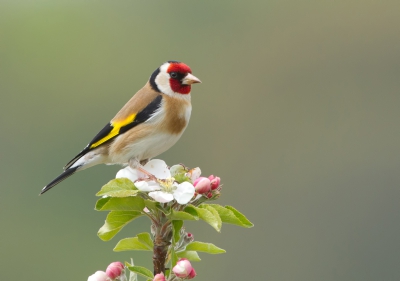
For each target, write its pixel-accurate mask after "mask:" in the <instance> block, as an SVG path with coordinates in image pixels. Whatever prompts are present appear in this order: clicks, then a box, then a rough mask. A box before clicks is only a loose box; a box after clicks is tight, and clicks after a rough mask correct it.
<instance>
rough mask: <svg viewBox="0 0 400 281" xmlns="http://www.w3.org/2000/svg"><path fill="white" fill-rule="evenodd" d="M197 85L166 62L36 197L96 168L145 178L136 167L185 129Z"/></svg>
mask: <svg viewBox="0 0 400 281" xmlns="http://www.w3.org/2000/svg"><path fill="white" fill-rule="evenodd" d="M195 83H201V81H200V79H198V78H197V77H196V76H194V75H193V74H192V71H191V69H190V67H189V66H188V65H186V64H185V63H183V62H179V61H167V62H165V63H163V64H162V65H161V66H160V67H159V68H157V69H156V70H155V71H154V72H153V73H152V74H151V76H150V78H149V80H148V82H147V83H146V84H145V85H144V87H143V88H141V89H140V90H139V91H138V92H136V94H134V95H133V96H132V98H131V99H130V100H129V101H128V102H127V103H126V104H125V105H124V106H123V107H122V108H121V110H120V111H119V112H118V113H117V114H116V115H115V117H114V118H112V119H111V121H110V122H109V123H107V124H106V125H105V126H104V128H103V129H102V130H100V132H99V133H98V134H97V135H96V136H95V137H94V138H93V139H92V140H91V141H90V142H89V143H88V145H87V146H86V147H85V148H84V149H83V150H82V151H81V152H79V153H78V154H77V155H76V156H75V157H74V158H72V160H70V161H69V162H68V163H67V164H66V165H65V167H64V172H63V173H61V174H60V175H59V176H58V177H56V178H55V179H54V180H52V181H51V182H50V183H49V184H47V185H46V186H45V187H43V189H42V190H41V192H40V195H41V194H43V193H45V192H47V191H48V190H50V189H51V188H52V187H54V186H55V185H57V184H59V183H60V182H62V181H63V180H65V179H66V178H68V177H70V176H72V175H73V174H75V173H76V172H78V171H82V170H84V169H87V168H90V167H93V166H95V165H98V164H121V165H129V166H130V167H131V168H133V169H138V170H140V171H141V172H143V173H145V174H147V175H149V176H152V175H151V174H150V173H148V172H146V170H145V169H144V167H143V165H142V163H146V162H147V161H148V160H149V159H151V158H153V157H155V156H157V155H159V154H161V153H163V152H165V151H166V150H168V149H169V148H171V147H172V146H173V145H174V144H175V143H176V142H177V141H178V140H179V138H180V137H181V136H182V134H183V132H184V130H185V129H186V127H187V125H188V122H189V119H190V115H191V111H192V105H191V96H190V92H191V86H192V84H195Z"/></svg>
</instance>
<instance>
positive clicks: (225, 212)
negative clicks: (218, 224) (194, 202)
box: [200, 204, 253, 228]
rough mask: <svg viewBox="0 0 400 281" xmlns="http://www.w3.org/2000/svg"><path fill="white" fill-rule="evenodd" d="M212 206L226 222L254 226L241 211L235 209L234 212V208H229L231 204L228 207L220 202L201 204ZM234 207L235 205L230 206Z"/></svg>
mask: <svg viewBox="0 0 400 281" xmlns="http://www.w3.org/2000/svg"><path fill="white" fill-rule="evenodd" d="M203 205H206V206H211V207H213V208H214V209H215V210H217V212H218V214H219V216H220V218H221V221H222V222H224V223H230V224H234V225H238V226H241V227H246V228H249V227H252V226H253V224H252V223H251V222H249V221H248V220H247V219H246V218H245V217H244V216H243V215H242V214H241V213H240V212H239V211H237V210H235V209H234V210H235V211H236V212H234V211H233V210H232V209H229V206H226V207H222V206H221V205H218V204H209V205H208V204H201V205H200V206H203ZM230 208H233V207H230ZM240 215H241V216H242V217H244V219H243V218H242V219H241V218H240V217H241V216H240Z"/></svg>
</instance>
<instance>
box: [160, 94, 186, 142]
mask: <svg viewBox="0 0 400 281" xmlns="http://www.w3.org/2000/svg"><path fill="white" fill-rule="evenodd" d="M162 108H163V110H162V111H163V115H164V116H163V117H162V118H161V120H160V124H159V125H160V129H161V131H163V132H166V133H169V134H175V135H181V134H182V133H183V131H184V130H185V129H186V127H187V125H188V123H189V119H190V114H191V112H192V106H191V104H190V100H187V99H181V98H175V97H170V96H167V95H164V96H163V106H162Z"/></svg>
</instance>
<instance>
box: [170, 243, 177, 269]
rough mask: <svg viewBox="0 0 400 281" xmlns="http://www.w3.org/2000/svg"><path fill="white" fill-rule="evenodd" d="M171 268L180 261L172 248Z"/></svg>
mask: <svg viewBox="0 0 400 281" xmlns="http://www.w3.org/2000/svg"><path fill="white" fill-rule="evenodd" d="M170 249H171V267H174V266H175V265H176V263H177V261H178V256H177V255H176V253H175V250H174V247H171V248H170Z"/></svg>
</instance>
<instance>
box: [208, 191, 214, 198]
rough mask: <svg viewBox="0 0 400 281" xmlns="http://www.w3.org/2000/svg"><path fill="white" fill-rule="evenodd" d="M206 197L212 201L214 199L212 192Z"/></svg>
mask: <svg viewBox="0 0 400 281" xmlns="http://www.w3.org/2000/svg"><path fill="white" fill-rule="evenodd" d="M206 197H207V198H208V199H211V198H212V197H213V194H212V192H211V191H210V192H209V193H207V194H206Z"/></svg>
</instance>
